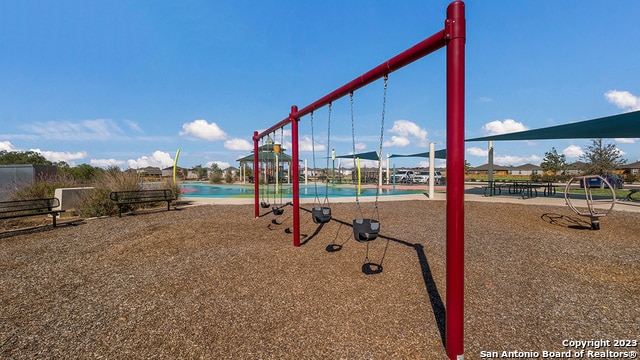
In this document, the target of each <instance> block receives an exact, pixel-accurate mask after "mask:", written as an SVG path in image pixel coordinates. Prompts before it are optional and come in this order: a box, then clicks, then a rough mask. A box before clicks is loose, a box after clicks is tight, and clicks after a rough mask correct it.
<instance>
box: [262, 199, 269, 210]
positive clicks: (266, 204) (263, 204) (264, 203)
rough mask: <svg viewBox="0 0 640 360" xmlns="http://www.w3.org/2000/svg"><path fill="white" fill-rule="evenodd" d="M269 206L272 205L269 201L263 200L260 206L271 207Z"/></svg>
mask: <svg viewBox="0 0 640 360" xmlns="http://www.w3.org/2000/svg"><path fill="white" fill-rule="evenodd" d="M269 206H271V205H269V203H268V202H265V201H263V202H261V203H260V207H261V208H263V209H267V208H269Z"/></svg>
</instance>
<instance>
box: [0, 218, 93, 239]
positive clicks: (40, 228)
mask: <svg viewBox="0 0 640 360" xmlns="http://www.w3.org/2000/svg"><path fill="white" fill-rule="evenodd" d="M83 223H84V219H73V220H68V221H62V222H61V221H58V223H57V226H56V227H53V225H52V224H45V225H35V226H25V227H20V228H17V229H8V230H2V231H0V239H6V238H10V237H13V236H18V235H23V234H36V233H40V232H46V231H51V230H55V229H56V228H59V227H61V226H77V225H80V224H83Z"/></svg>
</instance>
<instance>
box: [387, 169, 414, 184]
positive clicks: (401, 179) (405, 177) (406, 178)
mask: <svg viewBox="0 0 640 360" xmlns="http://www.w3.org/2000/svg"><path fill="white" fill-rule="evenodd" d="M392 180H393V181H395V182H396V183H411V182H412V181H413V170H398V171H396V173H395V175H393V177H392Z"/></svg>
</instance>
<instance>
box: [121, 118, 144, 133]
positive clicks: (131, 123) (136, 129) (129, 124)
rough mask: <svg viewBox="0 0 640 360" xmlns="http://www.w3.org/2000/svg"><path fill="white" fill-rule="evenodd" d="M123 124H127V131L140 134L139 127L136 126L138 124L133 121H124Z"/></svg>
mask: <svg viewBox="0 0 640 360" xmlns="http://www.w3.org/2000/svg"><path fill="white" fill-rule="evenodd" d="M124 123H125V124H127V126H128V127H129V129H131V130H133V131H135V132H137V133H140V134H142V133H143V131H142V129H141V128H140V126H139V125H138V123H136V122H135V121H131V120H124Z"/></svg>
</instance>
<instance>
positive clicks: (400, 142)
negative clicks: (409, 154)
mask: <svg viewBox="0 0 640 360" xmlns="http://www.w3.org/2000/svg"><path fill="white" fill-rule="evenodd" d="M410 143H411V141H410V140H409V139H408V138H407V137H404V136H396V135H393V136H392V137H391V140H387V141H385V142H384V143H383V144H382V146H384V147H387V146H397V147H405V146H407V145H409V144H410Z"/></svg>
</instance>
